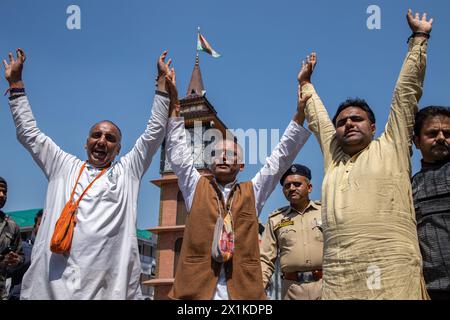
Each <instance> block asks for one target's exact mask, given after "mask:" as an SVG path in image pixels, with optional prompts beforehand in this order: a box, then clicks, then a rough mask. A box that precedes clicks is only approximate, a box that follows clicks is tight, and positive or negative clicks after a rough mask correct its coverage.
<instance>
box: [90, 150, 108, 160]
mask: <svg viewBox="0 0 450 320" xmlns="http://www.w3.org/2000/svg"><path fill="white" fill-rule="evenodd" d="M92 155H93V156H94V157H95V158H96V159H104V158H105V157H106V151H103V150H94V151H92Z"/></svg>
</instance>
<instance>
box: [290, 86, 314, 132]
mask: <svg viewBox="0 0 450 320" xmlns="http://www.w3.org/2000/svg"><path fill="white" fill-rule="evenodd" d="M309 98H311V94H304V93H302V90H301V85H300V84H299V85H298V89H297V112H296V113H295V115H294V121H296V122H297V123H298V124H299V125H303V123H304V122H305V108H306V103H307V102H308V100H309Z"/></svg>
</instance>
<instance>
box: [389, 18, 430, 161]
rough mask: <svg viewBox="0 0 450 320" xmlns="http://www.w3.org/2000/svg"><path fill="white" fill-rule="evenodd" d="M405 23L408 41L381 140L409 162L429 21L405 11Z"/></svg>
mask: <svg viewBox="0 0 450 320" xmlns="http://www.w3.org/2000/svg"><path fill="white" fill-rule="evenodd" d="M407 21H408V24H409V26H410V28H411V31H412V32H413V34H412V36H411V38H410V39H409V49H408V53H407V55H406V58H405V61H404V63H403V66H402V69H401V71H400V75H399V78H398V80H397V84H396V86H395V91H394V96H393V98H392V104H391V112H390V114H389V120H388V123H387V125H386V129H385V132H384V137H385V138H386V139H387V140H389V141H391V142H393V143H394V145H395V146H396V147H397V148H401V151H402V154H404V155H406V156H407V159H409V154H410V147H411V136H412V131H413V127H414V115H415V113H416V112H417V104H418V102H419V100H420V97H421V96H422V88H423V81H424V78H425V69H426V60H427V54H426V52H427V45H428V38H429V35H430V33H431V30H432V25H433V19H430V20H427V14H426V13H424V14H423V15H422V18H420V15H419V13H416V15H415V17H413V14H412V12H411V10H408V14H407ZM408 161H409V160H408Z"/></svg>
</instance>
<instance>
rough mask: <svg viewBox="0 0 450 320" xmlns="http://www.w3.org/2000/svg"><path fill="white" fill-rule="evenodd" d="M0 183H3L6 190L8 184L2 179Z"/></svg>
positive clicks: (0, 178)
mask: <svg viewBox="0 0 450 320" xmlns="http://www.w3.org/2000/svg"><path fill="white" fill-rule="evenodd" d="M0 183H3V184H4V185H5V187H6V189H8V184H7V183H6V180H5V179H3V178H2V177H0Z"/></svg>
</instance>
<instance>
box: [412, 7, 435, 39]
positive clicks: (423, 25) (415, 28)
mask: <svg viewBox="0 0 450 320" xmlns="http://www.w3.org/2000/svg"><path fill="white" fill-rule="evenodd" d="M406 19H407V20H408V24H409V27H410V28H411V30H412V32H423V33H427V34H429V33H430V32H431V29H433V18H431V19H430V20H428V21H427V14H426V13H424V14H423V15H422V18H420V14H419V13H418V12H416V15H415V16H414V17H413V14H412V11H411V9H409V10H408V14H407V15H406Z"/></svg>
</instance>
